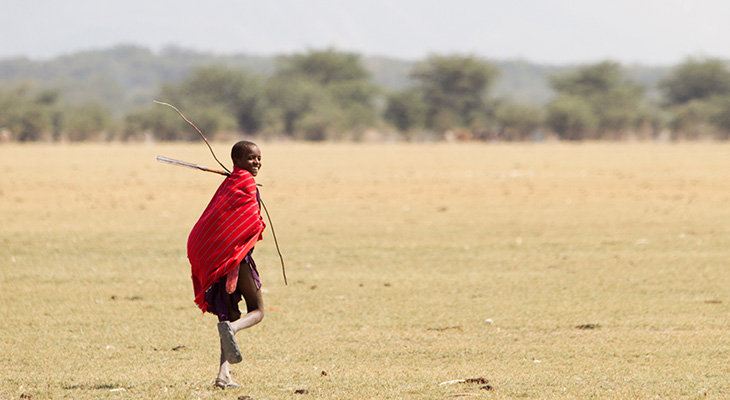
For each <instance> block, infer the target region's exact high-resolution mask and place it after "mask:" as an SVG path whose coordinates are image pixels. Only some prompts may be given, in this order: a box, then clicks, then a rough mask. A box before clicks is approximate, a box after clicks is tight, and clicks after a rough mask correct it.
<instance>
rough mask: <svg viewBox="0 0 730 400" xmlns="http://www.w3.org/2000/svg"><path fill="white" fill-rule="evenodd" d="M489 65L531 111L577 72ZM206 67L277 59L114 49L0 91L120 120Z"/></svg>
mask: <svg viewBox="0 0 730 400" xmlns="http://www.w3.org/2000/svg"><path fill="white" fill-rule="evenodd" d="M362 60H363V64H364V65H365V67H366V68H367V69H368V70H369V71H370V72H371V74H372V81H373V83H374V84H376V85H378V86H380V87H382V88H384V89H385V90H398V89H402V88H405V87H408V86H409V85H412V84H413V82H412V81H411V79H410V78H409V72H410V70H411V68H412V66H413V64H414V62H411V61H404V60H397V59H392V58H385V57H362ZM488 61H490V62H491V63H493V64H494V65H495V66H496V67H497V68H498V69H499V71H500V74H499V75H498V77H497V79H496V81H495V83H494V85H493V86H492V88H491V94H492V95H493V96H498V97H503V98H506V99H509V100H511V101H514V102H520V103H531V104H534V105H542V104H545V103H546V102H548V101H549V100H550V99H551V98H552V96H553V92H552V90H551V89H550V86H549V81H548V78H549V76H550V75H551V74H555V73H561V72H565V71H569V70H571V69H574V68H576V67H578V66H546V65H539V64H533V63H531V62H529V61H525V60H513V61H494V60H488ZM210 65H225V66H229V67H235V68H244V69H247V70H249V71H251V72H252V73H255V74H259V75H261V76H264V77H265V76H268V75H270V74H272V73H273V72H274V69H275V65H276V59H275V57H260V56H252V55H229V56H221V55H215V54H209V53H201V52H195V51H189V50H183V49H179V48H174V47H171V48H167V49H165V50H163V51H161V52H159V53H154V52H152V51H150V50H149V49H146V48H143V47H137V46H117V47H113V48H110V49H106V50H98V51H86V52H80V53H75V54H69V55H65V56H61V57H57V58H54V59H51V60H45V61H34V60H29V59H25V58H15V59H6V60H0V85H2V86H7V85H15V84H20V83H23V82H29V81H31V82H34V83H36V84H37V85H39V86H41V87H46V88H47V87H50V88H54V89H57V90H59V91H60V95H61V98H62V99H63V100H64V101H66V102H69V103H83V102H90V101H98V102H100V103H102V104H105V105H107V106H108V107H109V108H110V109H112V110H114V112H115V114H117V115H123V114H124V113H126V112H128V111H129V110H132V109H134V108H137V107H143V106H147V105H149V104H150V102H151V101H152V99H154V98H155V96H156V94H157V93H158V92H159V89H160V87H161V85H163V84H165V83H171V82H178V81H180V80H182V79H184V78H185V77H186V76H187V75H188V74H189V73H190V72H191V71H192V70H194V69H196V68H199V67H203V66H210ZM624 68H625V70H626V72H627V75H628V76H629V77H630V78H631V79H633V80H635V81H637V82H640V83H642V84H644V85H645V86H646V87H647V88H650V89H651V88H653V87H655V84H656V82H657V81H658V80H660V79H661V78H662V77H664V76H666V74H667V73H668V72H669V70H670V68H652V67H642V66H630V67H624ZM649 93H651V91H650V92H649Z"/></svg>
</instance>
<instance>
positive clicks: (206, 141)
mask: <svg viewBox="0 0 730 400" xmlns="http://www.w3.org/2000/svg"><path fill="white" fill-rule="evenodd" d="M152 102H153V103H157V104H162V105H163V106H168V107H170V108H172V109H173V110H175V111H177V113H178V114H180V116H181V117H182V119H184V120H185V122H187V123H188V124H190V126H192V127H193V128H195V130H196V131H197V132H198V134H199V135H200V137H201V138H203V141H204V142H205V144H206V145H208V150H210V154H212V155H213V158H215V160H216V161H217V162H218V165H220V166H221V167H223V169H224V170H226V172H228V173H229V174H230V173H231V171H229V170H228V168H226V166H225V165H223V163H222V162H220V160H219V159H218V157H216V156H215V152H214V151H213V148H212V147H210V143H208V139H206V138H205V135H203V132H201V131H200V129H198V127H197V126H195V124H194V123H192V122H190V120H189V119H187V118H185V116H184V115H183V113H181V112H180V110H178V109H177V107H175V106H173V105H172V104H169V103H163V102H161V101H157V100H152Z"/></svg>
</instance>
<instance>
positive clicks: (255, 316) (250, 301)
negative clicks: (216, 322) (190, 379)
mask: <svg viewBox="0 0 730 400" xmlns="http://www.w3.org/2000/svg"><path fill="white" fill-rule="evenodd" d="M238 291H240V292H241V294H242V295H243V299H244V300H245V301H246V314H245V315H242V316H241V318H239V319H237V320H235V321H231V327H232V328H233V332H234V333H236V332H238V331H240V330H242V329H246V328H250V327H252V326H254V325H256V324H258V323H259V322H261V320H262V319H264V299H263V296H262V295H261V290H260V289H259V288H258V287H257V286H256V280H255V279H254V277H253V273H252V272H251V268H250V267H249V266H248V265H246V264H242V265H241V268H240V270H239V272H238ZM229 367H230V363H229V362H228V361H227V360H226V358H225V356H224V355H223V350H221V358H220V368H219V369H218V379H223V380H224V381H226V382H228V383H230V382H231V372H230V369H229Z"/></svg>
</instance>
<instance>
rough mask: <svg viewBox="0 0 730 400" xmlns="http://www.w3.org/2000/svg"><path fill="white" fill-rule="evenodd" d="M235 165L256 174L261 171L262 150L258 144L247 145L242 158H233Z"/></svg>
mask: <svg viewBox="0 0 730 400" xmlns="http://www.w3.org/2000/svg"><path fill="white" fill-rule="evenodd" d="M233 165H235V166H236V167H238V168H241V169H245V170H246V171H248V172H250V173H251V175H253V176H256V175H257V174H258V173H259V168H261V150H259V148H258V146H251V147H247V148H246V151H244V152H243V155H242V156H241V158H239V159H237V160H233Z"/></svg>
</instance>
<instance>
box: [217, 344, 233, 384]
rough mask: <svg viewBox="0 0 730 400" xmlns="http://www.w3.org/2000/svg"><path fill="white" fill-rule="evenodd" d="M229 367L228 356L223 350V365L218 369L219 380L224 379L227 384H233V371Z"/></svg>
mask: <svg viewBox="0 0 730 400" xmlns="http://www.w3.org/2000/svg"><path fill="white" fill-rule="evenodd" d="M229 366H230V363H229V362H228V361H226V356H224V355H223V349H221V363H220V367H219V369H218V379H222V380H223V381H225V382H226V383H231V371H230V369H229Z"/></svg>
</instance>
